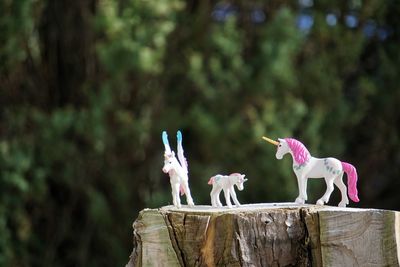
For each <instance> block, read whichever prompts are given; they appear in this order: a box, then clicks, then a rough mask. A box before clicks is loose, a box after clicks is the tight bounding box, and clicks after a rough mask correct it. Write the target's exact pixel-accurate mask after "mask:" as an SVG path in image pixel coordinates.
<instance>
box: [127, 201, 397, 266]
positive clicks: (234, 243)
mask: <svg viewBox="0 0 400 267" xmlns="http://www.w3.org/2000/svg"><path fill="white" fill-rule="evenodd" d="M399 214H400V213H399V212H396V211H387V210H372V209H353V208H337V207H327V206H313V205H296V204H293V203H277V204H273V203H270V204H253V205H243V206H242V207H240V208H233V209H227V208H219V209H213V208H210V207H209V206H196V207H194V208H188V207H183V208H181V209H176V208H174V207H172V206H167V207H162V208H160V209H146V210H143V211H142V212H140V214H139V217H138V219H137V220H136V221H135V223H134V224H133V228H134V238H133V240H134V249H133V252H132V254H131V257H130V261H129V263H128V264H127V266H128V267H133V266H399V258H400V256H399V255H400V244H399V243H400V228H399V227H400V222H399V219H400V215H399Z"/></svg>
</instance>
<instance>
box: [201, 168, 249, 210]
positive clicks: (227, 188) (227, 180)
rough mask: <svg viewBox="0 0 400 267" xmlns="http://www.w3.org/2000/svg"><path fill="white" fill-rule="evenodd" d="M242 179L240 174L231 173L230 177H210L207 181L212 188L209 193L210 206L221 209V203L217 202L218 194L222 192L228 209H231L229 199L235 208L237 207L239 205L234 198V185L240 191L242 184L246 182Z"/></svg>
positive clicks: (242, 176) (242, 175) (219, 175)
mask: <svg viewBox="0 0 400 267" xmlns="http://www.w3.org/2000/svg"><path fill="white" fill-rule="evenodd" d="M244 177H245V175H244V174H240V173H232V174H231V175H221V174H217V175H215V176H213V177H211V178H210V180H209V181H208V184H209V185H212V186H213V188H212V190H211V193H210V196H211V205H212V206H213V207H222V203H221V201H220V200H219V194H220V193H221V190H224V195H225V202H226V204H227V205H228V207H229V208H232V203H231V197H232V199H233V202H235V204H236V206H237V207H239V206H240V203H239V200H238V199H237V197H236V192H235V188H234V185H236V187H237V188H238V189H239V191H242V190H243V183H244V182H246V181H247V179H244Z"/></svg>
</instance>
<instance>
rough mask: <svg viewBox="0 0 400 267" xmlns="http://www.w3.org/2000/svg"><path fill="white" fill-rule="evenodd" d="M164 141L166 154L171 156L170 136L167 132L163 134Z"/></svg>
mask: <svg viewBox="0 0 400 267" xmlns="http://www.w3.org/2000/svg"><path fill="white" fill-rule="evenodd" d="M162 141H163V143H164V147H165V153H166V154H170V153H171V147H170V146H169V142H168V135H167V132H166V131H163V132H162Z"/></svg>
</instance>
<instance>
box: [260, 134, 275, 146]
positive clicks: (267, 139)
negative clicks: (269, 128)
mask: <svg viewBox="0 0 400 267" xmlns="http://www.w3.org/2000/svg"><path fill="white" fill-rule="evenodd" d="M262 138H263V139H264V140H265V141H267V142H269V143H271V144H273V145H276V146H277V145H279V142H278V141H275V140H272V139H269V138H268V137H265V136H263V137H262Z"/></svg>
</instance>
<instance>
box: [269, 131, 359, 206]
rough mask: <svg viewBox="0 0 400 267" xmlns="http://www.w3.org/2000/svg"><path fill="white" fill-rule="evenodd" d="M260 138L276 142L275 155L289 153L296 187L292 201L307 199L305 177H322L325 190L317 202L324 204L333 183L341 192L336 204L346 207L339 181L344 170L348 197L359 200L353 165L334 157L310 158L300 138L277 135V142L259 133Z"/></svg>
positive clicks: (343, 190) (343, 189) (343, 186)
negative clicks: (278, 137) (283, 137)
mask: <svg viewBox="0 0 400 267" xmlns="http://www.w3.org/2000/svg"><path fill="white" fill-rule="evenodd" d="M263 139H264V140H265V141H267V142H270V143H271V144H273V145H276V146H277V151H276V158H277V159H282V158H283V156H284V155H285V154H287V153H290V155H292V157H293V170H294V173H295V174H296V176H297V183H298V187H299V196H298V197H297V198H296V203H299V204H304V202H305V201H306V200H307V179H308V178H324V179H325V182H326V185H327V188H326V192H325V194H324V195H323V196H322V197H321V198H320V199H318V201H317V205H324V204H325V203H327V202H328V201H329V197H330V196H331V194H332V192H333V189H334V186H333V185H334V184H335V185H336V186H337V187H338V188H339V189H340V192H341V195H342V200H341V201H340V203H339V207H346V205H348V204H349V199H348V198H347V188H346V186H345V184H344V183H343V173H344V172H345V173H346V174H347V184H348V187H349V191H348V193H349V197H350V199H351V200H353V201H354V202H359V201H360V200H359V199H358V196H357V195H358V192H357V171H356V168H354V166H353V165H351V164H349V163H346V162H341V161H339V160H337V159H335V158H322V159H320V158H314V157H312V156H311V154H310V152H308V150H307V148H306V147H305V146H304V145H303V144H302V143H301V142H300V141H298V140H296V139H293V138H285V139H278V140H279V142H277V141H275V140H272V139H269V138H267V137H263Z"/></svg>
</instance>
